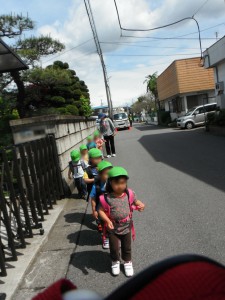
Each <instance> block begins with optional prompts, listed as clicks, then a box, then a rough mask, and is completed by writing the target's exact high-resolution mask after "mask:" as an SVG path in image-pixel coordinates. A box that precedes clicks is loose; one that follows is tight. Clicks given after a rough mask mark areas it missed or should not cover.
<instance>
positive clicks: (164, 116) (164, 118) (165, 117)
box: [158, 111, 171, 126]
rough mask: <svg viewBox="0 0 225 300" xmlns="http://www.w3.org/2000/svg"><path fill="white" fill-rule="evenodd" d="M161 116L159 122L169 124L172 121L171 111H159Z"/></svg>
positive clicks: (164, 124)
mask: <svg viewBox="0 0 225 300" xmlns="http://www.w3.org/2000/svg"><path fill="white" fill-rule="evenodd" d="M158 116H159V124H160V125H163V126H167V125H168V124H169V123H171V116H170V112H169V111H160V112H158Z"/></svg>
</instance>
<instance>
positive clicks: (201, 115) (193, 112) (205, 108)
mask: <svg viewBox="0 0 225 300" xmlns="http://www.w3.org/2000/svg"><path fill="white" fill-rule="evenodd" d="M216 108H217V104H216V103H210V104H205V105H200V106H196V107H193V108H191V109H189V111H188V112H187V113H186V115H184V116H182V117H180V118H178V119H177V127H180V128H187V129H192V128H193V127H196V126H202V125H204V124H205V120H206V116H207V113H209V112H214V111H216Z"/></svg>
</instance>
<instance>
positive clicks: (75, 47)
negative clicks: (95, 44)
mask: <svg viewBox="0 0 225 300" xmlns="http://www.w3.org/2000/svg"><path fill="white" fill-rule="evenodd" d="M92 40H93V38H91V39H89V40H87V41H85V42H83V43H81V44H79V45H77V46H74V47H72V48H70V49H68V50H66V51H63V52H62V53H60V54H58V55H55V56H53V57H51V58H50V59H47V60H45V61H43V63H46V62H48V61H51V60H53V59H55V58H57V57H60V56H61V55H63V54H65V53H67V52H69V51H72V50H74V49H77V48H79V47H81V46H83V45H85V44H87V43H89V42H90V41H92Z"/></svg>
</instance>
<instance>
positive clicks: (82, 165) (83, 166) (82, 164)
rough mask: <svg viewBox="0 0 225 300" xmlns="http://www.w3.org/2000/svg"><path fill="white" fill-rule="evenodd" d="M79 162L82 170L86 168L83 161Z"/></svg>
mask: <svg viewBox="0 0 225 300" xmlns="http://www.w3.org/2000/svg"><path fill="white" fill-rule="evenodd" d="M80 164H81V167H82V169H83V171H85V170H86V169H87V167H86V165H85V163H84V161H83V160H81V162H80Z"/></svg>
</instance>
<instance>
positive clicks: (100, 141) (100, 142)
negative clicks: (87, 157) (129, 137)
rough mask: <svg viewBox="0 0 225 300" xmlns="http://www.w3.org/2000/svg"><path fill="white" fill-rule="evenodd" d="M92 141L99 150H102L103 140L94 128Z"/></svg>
mask: <svg viewBox="0 0 225 300" xmlns="http://www.w3.org/2000/svg"><path fill="white" fill-rule="evenodd" d="M94 142H95V144H96V147H97V148H98V149H99V150H101V151H102V150H103V144H104V140H103V139H102V138H101V137H100V132H99V131H98V130H96V131H95V132H94Z"/></svg>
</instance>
